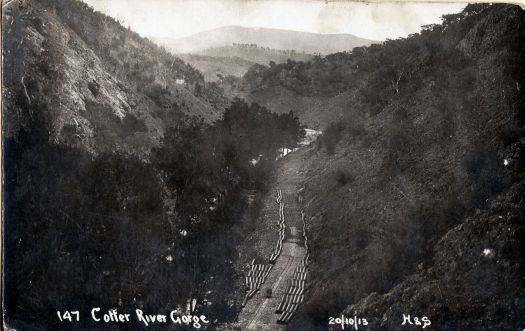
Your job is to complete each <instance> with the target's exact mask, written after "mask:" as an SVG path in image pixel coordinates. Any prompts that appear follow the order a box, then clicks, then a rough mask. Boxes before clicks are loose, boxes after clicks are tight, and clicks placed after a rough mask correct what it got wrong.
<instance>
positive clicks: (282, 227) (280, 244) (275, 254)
mask: <svg viewBox="0 0 525 331" xmlns="http://www.w3.org/2000/svg"><path fill="white" fill-rule="evenodd" d="M276 202H277V204H278V205H279V219H278V221H277V224H278V225H279V238H278V239H277V245H276V246H275V250H274V252H273V254H272V255H271V256H270V263H275V261H277V259H278V258H279V255H281V252H282V250H283V241H284V236H285V235H284V233H285V230H286V225H285V224H284V202H283V195H282V192H281V190H277V199H276Z"/></svg>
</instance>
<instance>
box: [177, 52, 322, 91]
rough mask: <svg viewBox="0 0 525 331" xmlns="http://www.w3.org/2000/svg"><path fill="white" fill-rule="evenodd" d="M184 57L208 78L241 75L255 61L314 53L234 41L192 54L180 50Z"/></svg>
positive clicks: (304, 57)
mask: <svg viewBox="0 0 525 331" xmlns="http://www.w3.org/2000/svg"><path fill="white" fill-rule="evenodd" d="M177 56H179V57H180V58H181V59H183V60H184V61H186V62H188V63H190V64H191V65H192V66H194V67H195V68H197V69H198V70H199V71H201V72H202V73H203V75H204V77H205V79H206V80H207V81H212V82H213V81H217V80H220V79H221V77H225V76H234V77H242V76H243V75H244V74H245V73H246V72H247V71H248V69H249V68H250V67H251V66H253V65H254V64H256V63H259V64H265V65H266V64H269V63H270V62H273V63H283V62H286V61H287V60H288V59H291V60H294V61H308V60H310V59H311V58H312V57H313V55H310V54H306V53H303V52H296V51H294V50H280V49H271V48H269V47H261V46H258V45H256V44H237V43H235V44H233V45H230V46H222V47H214V48H208V49H205V50H202V51H198V52H195V53H192V54H177Z"/></svg>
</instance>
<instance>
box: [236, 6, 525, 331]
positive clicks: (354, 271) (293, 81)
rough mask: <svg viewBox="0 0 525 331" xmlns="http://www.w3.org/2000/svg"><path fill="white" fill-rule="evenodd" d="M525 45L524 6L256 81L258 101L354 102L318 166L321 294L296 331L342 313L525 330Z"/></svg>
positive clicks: (315, 266)
mask: <svg viewBox="0 0 525 331" xmlns="http://www.w3.org/2000/svg"><path fill="white" fill-rule="evenodd" d="M524 45H525V14H524V12H523V11H522V10H521V9H520V8H519V7H516V6H510V5H494V6H490V5H469V6H467V7H466V9H465V10H464V11H463V12H462V13H459V14H454V15H447V16H445V17H444V20H443V23H442V24H441V25H436V26H429V27H426V28H425V29H424V30H423V31H422V32H421V33H420V34H416V35H413V36H410V37H409V38H406V39H400V40H393V41H387V42H385V43H383V44H382V45H373V46H371V47H364V48H356V49H354V50H353V51H352V52H351V53H340V54H334V55H330V56H326V57H325V58H318V59H315V60H314V61H312V62H306V63H300V62H298V63H293V62H289V63H286V64H282V65H276V66H273V67H266V68H263V67H260V69H259V70H258V71H253V70H252V72H251V75H252V76H249V75H250V73H248V74H247V75H246V76H245V77H244V80H245V81H248V82H249V83H250V84H251V85H250V86H251V87H250V89H252V91H253V89H255V90H257V91H258V92H255V93H264V91H269V90H271V89H279V90H286V91H290V92H287V93H294V94H296V95H301V96H307V95H308V96H309V97H312V96H314V95H318V96H319V98H324V97H336V96H337V95H346V96H347V102H346V103H345V104H344V105H342V106H341V107H340V109H339V112H340V114H341V115H340V116H341V117H340V120H338V121H335V122H334V123H332V124H331V125H329V126H328V127H327V129H326V130H325V131H324V134H323V135H322V136H321V137H320V138H319V143H318V144H317V146H316V147H312V148H311V150H310V151H309V152H308V154H307V155H306V156H305V162H306V164H305V169H307V171H308V173H307V175H306V177H307V180H306V182H305V183H304V201H305V203H306V207H307V209H306V210H307V214H308V215H309V217H310V218H309V233H311V234H312V238H311V240H309V242H311V244H310V245H309V248H310V249H311V257H312V273H313V280H312V283H311V288H312V292H311V293H310V296H309V299H308V304H306V306H305V307H304V309H303V312H302V314H301V315H300V316H299V317H297V318H296V322H295V324H294V325H293V326H294V328H295V329H297V330H308V329H315V328H319V329H324V328H326V321H327V320H328V317H329V316H340V314H341V312H343V311H344V313H345V314H346V315H347V316H350V317H353V316H354V315H357V316H358V317H359V316H360V317H366V318H368V319H369V321H372V322H371V323H373V325H374V326H377V328H380V327H381V328H383V329H400V328H401V322H402V314H403V313H405V314H412V315H415V316H423V315H425V316H428V317H429V318H430V320H431V321H432V329H439V330H441V329H443V330H450V329H461V330H465V329H476V330H478V329H508V330H512V329H521V328H523V324H524V323H525V320H523V316H525V304H524V302H525V301H524V300H525V296H524V287H523V278H522V277H523V262H524V260H523V252H522V251H521V249H520V248H519V247H521V245H522V244H523V242H522V241H523V235H524V232H523V231H524V227H523V215H522V212H520V210H521V209H522V208H523V206H524V205H525V202H524V200H523V199H524V195H523V181H524V179H525V177H524V175H525V172H524V171H525V168H524V165H525V154H524V153H525V150H524V148H525V136H524V124H525V120H524V119H525V115H524V106H523V105H524V101H525V100H524V96H523V86H525V77H524V73H523V69H522V68H523V67H524V51H525V49H524ZM349 305H352V306H349ZM339 328H340V326H338V327H336V329H339Z"/></svg>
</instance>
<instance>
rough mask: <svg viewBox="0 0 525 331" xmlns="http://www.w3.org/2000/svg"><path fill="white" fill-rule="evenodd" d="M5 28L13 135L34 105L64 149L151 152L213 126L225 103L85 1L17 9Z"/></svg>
mask: <svg viewBox="0 0 525 331" xmlns="http://www.w3.org/2000/svg"><path fill="white" fill-rule="evenodd" d="M3 28H4V29H3V32H4V65H5V67H6V68H7V69H6V71H5V79H4V84H5V90H4V93H5V96H6V97H7V99H6V102H5V103H4V104H9V105H13V107H9V108H6V109H5V116H6V117H7V118H8V121H7V129H8V131H9V132H16V130H18V127H19V126H20V125H23V124H24V122H25V118H27V116H28V113H27V111H26V110H27V108H28V106H32V107H33V108H34V107H36V108H39V109H40V110H42V111H43V110H44V108H45V109H49V113H50V114H51V116H52V118H51V120H50V123H51V124H52V126H53V128H52V131H53V132H54V139H55V140H56V141H58V142H62V143H66V144H69V145H76V146H81V147H83V148H86V149H88V150H90V151H93V152H98V151H104V150H108V149H121V150H132V151H134V152H137V153H147V152H148V151H149V149H150V148H151V147H152V146H155V145H157V144H158V140H159V138H160V137H161V136H162V134H163V132H164V129H165V127H166V126H167V125H172V124H176V123H177V122H179V121H181V120H183V119H184V117H185V116H187V115H189V116H199V117H202V118H203V119H204V120H206V121H212V120H215V119H217V118H219V117H220V114H221V112H222V110H223V109H224V107H225V105H226V103H227V100H226V98H224V96H222V93H221V92H220V90H219V89H218V88H216V86H215V85H213V84H207V83H205V82H204V78H203V76H202V74H201V73H199V72H198V71H197V70H195V69H193V68H192V67H191V66H189V65H188V64H186V63H184V62H183V61H182V60H180V59H178V58H176V57H174V56H172V55H170V54H169V53H167V52H166V51H165V50H163V49H161V48H159V47H158V46H156V45H155V44H153V43H152V42H150V41H148V40H146V39H143V38H141V37H140V36H138V35H137V34H135V33H134V32H132V31H130V30H127V29H125V28H124V27H122V26H121V25H119V24H118V23H117V22H115V21H114V20H113V19H111V18H109V17H107V16H105V15H103V14H100V13H97V12H93V11H92V9H91V8H89V7H88V6H87V5H84V4H83V3H81V2H77V1H65V0H64V1H39V2H37V1H24V2H18V1H17V2H14V3H13V4H11V5H9V6H8V9H7V10H6V11H5V13H4V20H3ZM22 78H23V79H24V81H23V82H24V84H22ZM177 78H183V79H185V81H186V84H184V85H176V84H175V80H176V79H177ZM24 85H25V87H24ZM24 89H25V90H27V95H28V97H26V96H25V91H24ZM37 105H38V107H37Z"/></svg>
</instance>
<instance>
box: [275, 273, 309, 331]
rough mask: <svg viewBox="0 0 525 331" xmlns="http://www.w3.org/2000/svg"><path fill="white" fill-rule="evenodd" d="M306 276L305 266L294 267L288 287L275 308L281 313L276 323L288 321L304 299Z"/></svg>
mask: <svg viewBox="0 0 525 331" xmlns="http://www.w3.org/2000/svg"><path fill="white" fill-rule="evenodd" d="M307 277H308V271H307V270H306V267H304V266H297V267H296V268H295V272H294V275H293V278H292V279H290V280H289V283H288V289H287V290H286V293H285V295H284V296H283V297H282V299H281V302H280V303H279V306H278V307H277V309H276V310H275V312H276V313H277V314H281V316H280V317H279V319H278V320H277V323H279V324H286V323H288V322H289V321H290V320H291V319H292V317H293V315H294V314H295V312H296V311H297V308H299V305H300V304H301V303H302V302H303V301H304V293H305V291H306V279H307Z"/></svg>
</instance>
